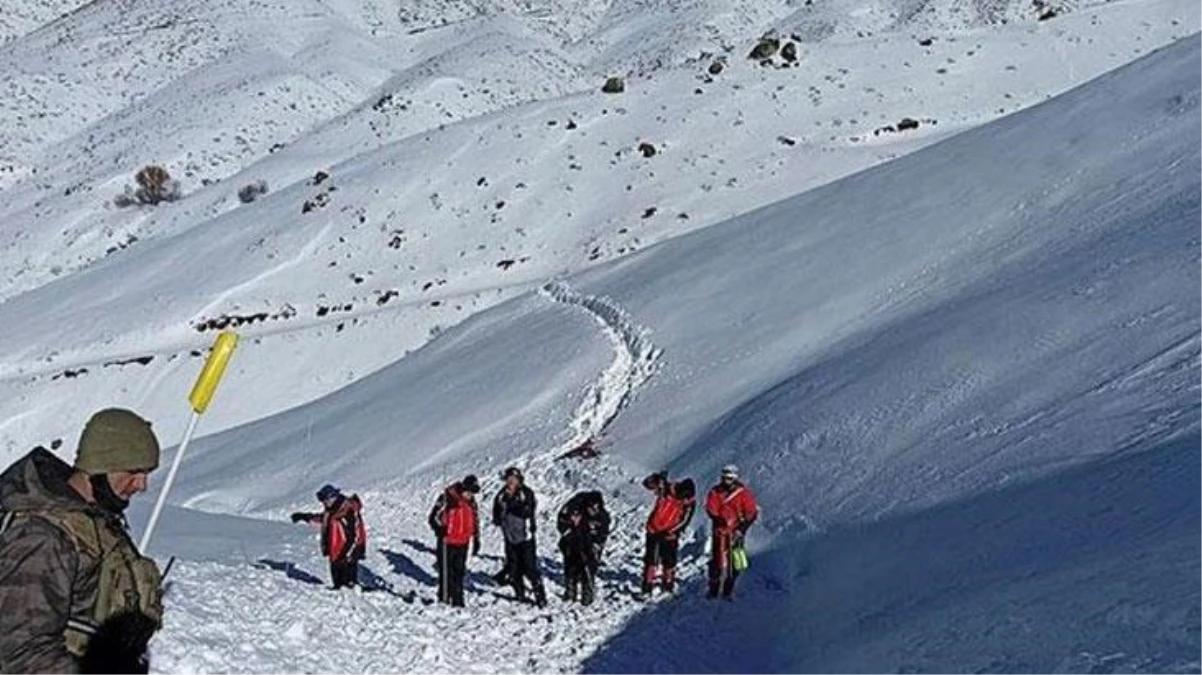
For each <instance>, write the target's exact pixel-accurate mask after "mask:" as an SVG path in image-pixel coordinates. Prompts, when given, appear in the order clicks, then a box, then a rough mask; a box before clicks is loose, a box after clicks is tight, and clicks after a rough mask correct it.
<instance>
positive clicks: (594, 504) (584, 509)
mask: <svg viewBox="0 0 1202 675" xmlns="http://www.w3.org/2000/svg"><path fill="white" fill-rule="evenodd" d="M612 524H613V523H612V521H611V520H610V517H609V512H608V511H606V510H605V500H604V499H603V498H602V496H601V493H600V492H596V491H592V492H580V493H577V494H576V495H574V496H573V497H572V498H571V499H569V500H568V503H566V504H564V505H563V507H561V508H560V509H559V514H558V515H557V517H556V519H555V525H556V528H557V529H558V530H559V534H560V535H561V536H562V537H561V539H560V545H561V546H565V545H567V546H571V545H580V544H584V545H592V546H595V547H598V548H601V547H604V546H605V540H606V539H608V538H609V532H610V527H611V526H612Z"/></svg>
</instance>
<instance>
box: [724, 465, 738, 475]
mask: <svg viewBox="0 0 1202 675" xmlns="http://www.w3.org/2000/svg"><path fill="white" fill-rule="evenodd" d="M728 476H729V477H730V478H738V477H739V467H737V466H735V465H734V464H727V465H726V466H724V467H722V477H723V478H726V477H728Z"/></svg>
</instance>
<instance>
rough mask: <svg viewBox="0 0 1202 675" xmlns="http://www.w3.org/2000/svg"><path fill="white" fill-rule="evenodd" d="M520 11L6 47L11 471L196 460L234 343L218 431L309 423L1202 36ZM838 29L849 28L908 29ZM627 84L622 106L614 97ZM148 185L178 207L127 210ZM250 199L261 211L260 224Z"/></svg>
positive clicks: (3, 420) (140, 16)
mask: <svg viewBox="0 0 1202 675" xmlns="http://www.w3.org/2000/svg"><path fill="white" fill-rule="evenodd" d="M35 5H36V3H35V4H31V5H30V6H31V7H34V6H35ZM36 6H40V5H36ZM473 6H477V5H473ZM523 6H525V7H527V9H526V10H522V11H514V10H513V8H510V9H505V8H504V7H501V6H499V5H498V6H496V7H493V8H492V9H488V7H487V6H485V5H478V7H480V11H479V12H478V14H477V13H475V12H476V10H474V9H473V10H472V12H473V13H472V14H471V15H470V16H463V17H462V21H461V22H459V23H454V24H453V25H449V26H447V27H445V28H441V29H437V30H434V29H431V30H420V29H421V28H422V27H428V25H427V24H428V23H429V22H428V21H427V19H429V18H430V17H432V16H444V17H449V18H453V17H454V16H455V13H454V12H449V10H448V9H447V8H446V7H443V6H442V5H441V4H437V3H431V4H429V5H425V4H419V5H415V6H414V8H413V9H412V10H411V11H410V12H409V13H408V14H406V15H405V16H403V17H398V16H394V15H392V14H390V13H389V12H388V11H386V10H385V9H384V8H383V6H382V5H379V4H378V3H376V4H369V3H364V4H362V6H361V5H359V4H357V3H350V2H347V3H338V4H323V3H316V2H314V3H309V4H305V3H293V2H288V3H242V2H239V1H236V0H227V1H226V2H221V3H215V2H194V3H178V2H170V3H167V2H157V1H148V2H139V3H133V4H131V5H128V6H127V4H125V3H114V2H111V1H110V0H102V1H100V2H94V3H90V4H89V5H87V7H85V8H83V9H81V10H80V11H77V12H73V13H71V14H70V15H68V16H66V17H64V18H62V19H61V20H59V21H56V22H54V23H52V24H50V25H48V26H46V27H45V28H43V29H41V30H37V31H33V32H30V33H29V34H28V35H26V36H24V37H22V38H20V39H15V40H11V41H10V42H8V43H7V44H5V45H3V46H0V62H2V63H5V64H7V65H6V66H5V67H4V68H2V69H0V80H3V81H4V82H5V84H4V85H3V86H4V88H5V89H6V90H7V91H10V92H11V95H10V96H8V97H4V98H3V99H2V100H0V188H2V189H3V190H4V195H5V199H4V200H3V201H2V202H0V276H2V278H3V282H4V283H3V284H0V299H3V300H4V301H3V303H0V321H2V322H3V323H4V325H5V327H6V330H5V349H4V351H3V354H0V393H2V394H3V395H0V433H3V438H2V440H0V453H3V456H5V457H8V458H12V457H15V456H17V455H18V454H19V453H21V452H23V451H25V450H26V449H27V448H29V447H31V446H32V445H34V444H38V443H42V444H47V445H48V444H50V443H51V442H53V441H54V440H56V439H62V440H67V439H69V437H70V436H71V435H72V434H74V433H75V426H76V423H75V422H74V421H73V420H75V419H77V418H79V417H81V416H83V415H86V413H87V412H88V411H89V410H92V409H94V408H96V407H97V406H99V405H104V404H111V403H122V404H126V405H131V406H134V407H137V408H139V409H143V410H146V411H147V412H148V413H149V414H151V415H152V416H154V417H155V418H156V419H159V420H161V421H160V422H159V424H160V425H161V428H162V429H164V431H165V433H167V434H168V435H176V434H178V433H179V431H180V430H181V429H182V425H183V417H182V416H181V415H179V414H178V407H177V404H176V401H178V400H179V396H180V394H181V393H182V392H183V391H184V390H185V389H186V387H187V386H188V385H187V382H188V381H189V380H190V378H191V373H192V372H193V370H194V369H195V368H196V366H197V363H198V356H199V354H200V350H203V349H204V348H205V347H206V346H207V345H208V344H209V342H210V341H211V335H212V333H211V331H207V330H205V331H204V332H202V330H203V329H206V328H208V327H213V326H217V325H222V324H223V323H227V322H237V323H240V324H241V326H240V327H241V329H242V330H243V331H244V332H245V333H246V334H247V335H249V336H251V337H252V339H253V340H252V343H251V344H254V345H255V346H256V347H257V348H256V349H255V350H254V351H253V352H244V353H245V354H249V355H248V356H246V357H244V358H240V359H239V360H238V361H237V362H236V363H235V370H236V373H235V374H236V375H237V376H238V377H239V378H240V379H241V381H242V383H243V384H240V385H237V386H232V387H230V388H229V390H227V393H226V394H225V396H226V397H227V398H226V401H227V403H226V405H224V406H219V407H218V408H217V409H215V410H214V413H213V415H212V416H211V418H209V419H207V420H206V425H205V428H206V429H208V430H209V431H214V430H218V429H222V428H227V427H229V426H231V425H235V424H240V423H244V422H247V421H250V420H253V419H257V418H259V417H262V416H265V415H269V414H273V413H276V412H280V411H283V410H287V409H289V408H291V407H294V406H296V405H298V404H301V403H304V402H307V401H310V400H314V399H315V398H317V397H319V396H321V395H324V394H327V393H329V392H331V391H334V390H336V389H338V388H339V387H341V386H343V385H345V384H348V383H350V382H353V381H356V380H358V379H361V378H362V377H363V376H364V375H366V374H368V373H370V372H373V371H375V370H377V369H379V368H381V367H383V366H385V365H387V364H389V363H392V362H394V361H396V360H397V359H399V358H401V357H402V356H403V355H404V354H405V353H407V352H408V351H410V350H412V349H415V348H417V347H419V346H420V345H422V344H423V343H425V342H426V341H427V340H428V339H429V338H430V337H431V336H432V335H435V334H437V333H438V332H439V331H441V330H442V329H445V328H447V327H449V326H451V325H454V324H457V323H459V322H460V321H462V320H464V319H465V318H467V317H468V316H470V315H472V314H473V313H474V312H477V311H480V310H482V309H485V308H487V307H489V306H492V305H494V304H496V303H498V302H501V301H503V300H506V299H508V298H511V297H514V296H516V295H518V294H520V293H523V292H527V291H529V290H531V289H534V288H537V287H538V286H539V285H540V284H542V283H545V282H546V281H548V280H550V279H552V278H554V277H556V276H559V275H562V274H564V273H571V272H575V271H580V270H582V269H586V268H589V267H592V266H596V265H600V264H604V263H606V262H608V261H611V260H613V259H617V258H621V257H623V256H626V255H629V254H631V253H633V252H635V251H637V250H642V249H644V248H646V247H647V246H650V245H652V244H654V243H656V242H659V241H663V240H666V239H669V238H671V237H674V236H678V235H680V234H684V233H687V232H689V231H694V230H696V229H699V228H703V227H706V226H708V225H711V224H714V223H717V222H721V221H722V220H725V219H727V218H730V217H733V216H736V215H739V214H742V213H745V212H747V211H749V210H751V209H753V208H757V207H760V206H763V205H766V204H769V203H771V202H773V201H776V200H778V199H782V198H785V197H787V196H790V195H793V194H797V193H799V192H801V191H804V190H805V189H808V188H810V187H814V186H817V185H820V184H823V183H827V182H829V181H831V180H833V179H836V178H838V177H840V176H843V175H847V174H849V173H852V172H854V171H856V170H859V169H862V168H864V167H867V166H870V165H873V164H876V163H879V162H881V161H884V160H888V159H891V158H893V157H896V156H899V155H902V154H905V153H907V152H911V151H913V150H915V149H917V148H919V147H923V146H925V145H928V144H930V143H932V142H935V141H937V140H939V139H941V138H945V137H947V136H948V135H950V134H952V133H954V132H956V131H959V130H963V129H965V128H969V127H972V126H974V125H977V124H980V123H982V122H984V121H987V120H989V119H993V118H995V117H997V116H1000V115H1003V114H1006V113H1009V112H1013V111H1014V110H1018V109H1021V108H1023V107H1025V106H1028V105H1031V104H1033V103H1036V102H1038V101H1040V100H1043V99H1045V98H1047V97H1048V96H1051V95H1053V94H1055V93H1058V92H1060V91H1063V90H1064V89H1067V88H1069V87H1071V86H1073V85H1075V84H1078V83H1080V82H1082V81H1084V80H1086V79H1088V78H1090V77H1093V76H1096V75H1099V74H1101V73H1102V72H1105V71H1106V70H1109V69H1111V68H1113V67H1116V66H1118V65H1121V64H1122V63H1125V62H1127V61H1129V60H1131V59H1132V58H1135V57H1137V56H1138V55H1140V54H1143V53H1146V52H1147V51H1148V50H1150V49H1152V48H1154V47H1156V46H1159V45H1162V44H1164V43H1166V42H1168V41H1171V40H1173V39H1175V38H1179V37H1183V36H1185V35H1187V34H1188V33H1190V32H1192V31H1193V30H1195V29H1196V27H1197V25H1198V23H1199V21H1200V20H1202V19H1200V18H1199V17H1200V15H1199V10H1198V7H1197V4H1196V3H1191V2H1184V1H1183V0H1147V1H1145V2H1129V3H1110V4H1106V5H1104V6H1097V7H1088V6H1086V7H1082V8H1078V9H1077V11H1072V12H1067V13H1064V14H1062V15H1060V16H1057V17H1055V18H1053V19H1050V20H1047V21H1037V20H1035V19H1034V18H1030V17H1028V18H1027V19H1026V20H1024V21H1014V22H1010V23H1005V24H1000V23H999V24H997V25H993V24H989V23H987V22H983V21H977V22H974V23H972V25H971V26H969V27H963V26H961V27H954V26H953V24H948V25H946V26H942V25H940V24H938V22H935V23H932V21H934V19H930V17H927V18H928V19H930V20H929V21H928V20H927V19H922V20H921V21H920V19H921V18H922V17H926V16H927V14H923V13H919V14H917V15H914V17H912V19H913V20H912V21H911V22H910V23H906V24H905V25H904V26H903V27H898V28H897V29H896V30H888V31H885V30H882V31H880V32H873V33H872V34H871V35H869V34H868V33H865V34H864V36H862V37H854V33H853V35H845V33H846V31H845V30H843V28H840V30H838V31H836V32H835V33H833V34H831V35H830V36H827V37H826V38H824V39H821V40H819V41H813V40H815V39H817V38H811V37H807V35H808V34H807V35H802V34H800V33H802V32H804V31H802V25H801V24H802V23H804V21H803V19H804V16H805V15H806V13H807V12H808V11H809V10H807V9H805V8H798V7H785V6H777V5H773V4H771V3H759V2H745V3H739V2H731V3H724V2H718V3H703V4H698V5H695V6H693V5H690V8H689V9H688V10H687V11H685V10H683V9H681V8H677V7H675V6H673V5H670V4H665V5H663V6H662V7H661V6H660V5H658V4H657V3H639V4H626V3H615V4H613V5H612V6H608V5H605V4H597V5H596V6H594V5H592V4H590V3H578V4H573V3H565V4H563V5H562V6H557V5H555V4H553V3H548V4H546V5H541V6H538V7H535V6H526V5H523ZM936 6H939V5H938V4H932V5H930V7H936ZM456 7H467V5H462V6H461V5H456ZM773 7H776V9H772V8H773ZM829 8H830V10H831V11H834V10H835V9H836V8H842V9H840V11H841V12H844V13H846V14H847V15H848V18H846V19H845V20H836V18H829V20H830V21H835V22H836V24H837V25H838V26H841V27H842V26H844V25H845V24H846V26H860V24H859V23H856V22H857V21H859V20H861V19H863V18H864V17H867V16H872V15H875V14H879V13H880V12H883V11H885V8H883V7H877V8H876V9H874V10H872V11H870V12H868V13H865V12H863V11H860V10H856V9H855V8H853V7H852V6H851V5H848V4H842V5H841V4H832V5H830V6H829ZM819 9H821V8H819ZM669 10H670V11H669ZM460 11H461V12H462V10H460ZM814 11H815V12H817V11H819V10H818V9H815V10H814ZM824 11H825V10H824ZM949 11H950V10H949ZM448 12H449V13H448ZM874 13H875V14H874ZM569 15H570V16H572V17H574V18H573V21H576V20H579V21H581V22H583V24H582V25H580V26H576V25H574V24H573V23H572V22H568V23H567V24H566V26H567V27H566V28H564V25H565V24H563V23H562V22H560V21H559V18H560V17H563V16H569ZM932 16H934V15H932ZM423 17H425V18H423ZM589 17H592V18H589ZM840 21H842V23H840ZM423 22H425V23H423ZM953 23H954V22H953ZM689 26H692V27H694V28H695V27H697V26H703V27H704V26H709V27H710V28H711V29H712V31H710V30H709V29H706V31H702V32H703V33H705V36H699V35H697V34H696V31H694V29H693V28H688V27H689ZM774 28H775V29H776V30H777V31H778V34H780V35H782V36H787V35H792V34H793V33H799V34H798V35H797V37H799V38H803V40H804V41H803V42H801V43H794V46H795V48H796V50H797V51H798V53H799V57H798V58H799V61H798V63H797V65H796V66H795V67H784V66H786V65H787V62H786V61H785V60H784V59H783V57H781V56H780V55H779V54H778V55H777V56H774V57H773V58H772V59H771V63H770V64H769V65H767V66H765V65H761V64H760V63H759V62H758V61H754V60H750V59H747V58H746V55H747V54H748V53H749V52H750V51H751V50H752V48H753V47H754V46H755V45H756V40H757V39H758V37H759V36H760V35H761V34H763V33H764V32H765V31H768V30H770V29H774ZM860 28H863V26H860V27H859V28H856V29H855V30H860ZM561 29H562V30H566V31H567V32H568V33H569V34H570V36H576V37H574V38H573V39H574V41H572V42H569V43H564V42H563V36H562V35H560V33H559V31H560V30H561ZM586 29H588V30H590V31H592V32H588V33H582V31H585V30H586ZM848 30H851V29H850V28H848ZM415 31H416V32H415ZM690 31H692V32H690ZM711 33H712V34H711ZM788 42H789V41H788V39H787V38H786V40H785V46H788ZM665 44H666V45H670V46H671V51H672V55H673V56H672V58H660V57H658V56H655V54H657V53H658V51H657V50H660V49H661V48H662V47H661V46H662V45H665ZM798 44H799V45H800V47H797V45H798ZM728 49H729V51H728ZM782 51H783V47H782ZM642 62H647V63H649V64H652V65H648V66H646V67H642V66H638V67H636V66H635V65H631V64H635V63H642ZM715 63H719V64H725V65H724V66H722V71H721V72H720V73H719V74H717V75H710V74H709V70H710V69H711V68H713V67H714V64H715ZM652 66H654V67H652ZM609 74H629V75H630V77H629V78H628V81H627V91H626V92H625V93H623V94H618V95H607V94H603V93H601V92H600V91H599V89H600V86H601V83H602V82H603V81H604V78H605V76H607V75H609ZM906 119H909V120H912V122H913V123H914V124H917V128H909V125H901V124H900V123H901V122H902V121H903V120H906ZM899 126H903V127H905V128H903V129H902V130H900V131H899V130H898V128H899ZM644 143H646V144H647V145H646V146H643V144H644ZM652 152H653V153H654V154H653V155H652V156H646V155H648V154H651V153H652ZM154 162H160V163H162V164H163V165H164V166H165V167H166V168H167V169H168V170H169V171H170V172H171V173H172V175H174V176H175V177H177V178H178V180H179V181H180V184H181V190H182V193H183V195H184V196H183V198H182V199H181V200H180V201H177V202H173V203H164V204H160V205H158V206H153V207H152V206H133V207H124V208H121V207H117V206H115V200H116V199H118V198H119V197H121V196H122V194H123V191H124V189H125V187H126V186H128V185H129V184H131V183H132V176H133V173H134V172H135V171H136V170H137V169H138V168H140V167H141V166H144V165H146V164H149V163H154ZM319 172H323V173H325V174H328V175H329V176H330V178H328V179H326V180H323V181H320V184H317V183H318V180H316V177H317V175H318V173H319ZM257 181H264V182H265V183H266V185H267V187H268V189H269V193H268V194H267V195H265V196H263V197H261V198H259V199H258V200H257V201H255V202H253V203H250V204H242V203H241V202H240V201H239V199H238V197H237V194H236V193H237V192H238V190H239V189H240V188H242V187H243V186H245V185H249V184H253V183H255V182H257ZM306 205H308V206H306ZM168 278H169V279H171V281H170V282H167V283H166V286H164V283H165V282H164V279H168ZM243 321H246V322H247V323H242V322H243ZM68 326H69V328H68ZM331 345H337V347H335V348H336V349H337V350H338V352H339V354H340V358H339V359H337V360H335V361H331V360H330V359H327V358H324V357H323V355H322V354H323V352H325V351H326V350H327V349H330V348H332V347H331ZM316 362H322V363H323V364H324V367H322V368H313V367H312V364H314V363H316ZM248 383H253V386H251V385H249V384H248ZM114 399H116V400H114ZM64 401H67V402H69V403H67V407H64Z"/></svg>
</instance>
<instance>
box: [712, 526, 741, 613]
mask: <svg viewBox="0 0 1202 675" xmlns="http://www.w3.org/2000/svg"><path fill="white" fill-rule="evenodd" d="M712 544H713V546H712V547H711V549H710V569H709V582H710V583H709V586H710V587H709V595H710V597H711V598H713V597H717V596H718V594H719V593H721V594H722V597H724V598H729V597H732V596H733V595H734V592H735V580H736V579H738V578H739V571H738V570H736V569H735V565H734V561H733V560H732V559H731V551H732V550H733V549H734V546H735V544H736V541H735V537H734V535H732V534H730V533H729V532H718V531H715V532H714V534H713V539H712Z"/></svg>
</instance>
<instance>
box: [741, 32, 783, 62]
mask: <svg viewBox="0 0 1202 675" xmlns="http://www.w3.org/2000/svg"><path fill="white" fill-rule="evenodd" d="M779 50H780V38H777V37H773V36H769V35H765V36H764V37H762V38H760V41H759V42H758V43H756V45H755V47H753V48H752V49H751V52H750V53H749V54H747V58H749V59H751V60H752V61H764V60H766V59H770V58H772V57H773V56H775V55H776V52H778V51H779Z"/></svg>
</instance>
